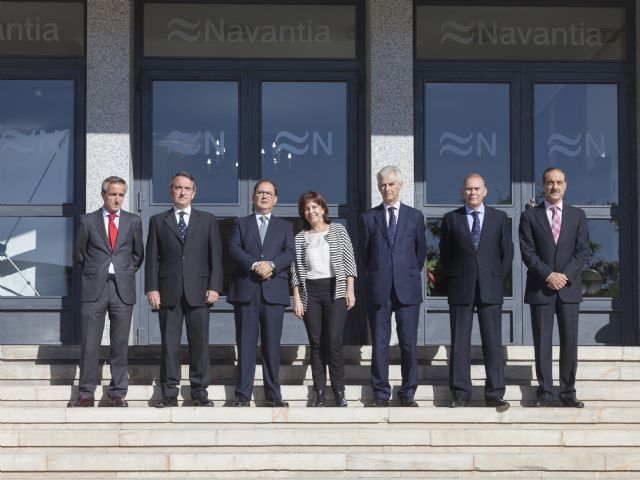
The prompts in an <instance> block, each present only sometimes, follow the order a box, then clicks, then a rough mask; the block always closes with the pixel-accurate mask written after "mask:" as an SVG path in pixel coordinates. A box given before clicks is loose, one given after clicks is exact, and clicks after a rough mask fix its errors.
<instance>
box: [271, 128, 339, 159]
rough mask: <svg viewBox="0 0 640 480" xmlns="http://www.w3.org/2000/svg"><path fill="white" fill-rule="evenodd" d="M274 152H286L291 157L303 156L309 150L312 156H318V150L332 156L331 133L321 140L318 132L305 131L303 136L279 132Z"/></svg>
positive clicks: (285, 131)
mask: <svg viewBox="0 0 640 480" xmlns="http://www.w3.org/2000/svg"><path fill="white" fill-rule="evenodd" d="M274 144H275V149H276V152H280V151H287V152H290V153H292V154H293V155H304V154H305V153H307V152H308V151H309V148H311V153H312V154H313V155H318V152H319V151H320V149H322V150H323V151H324V153H325V154H326V155H332V154H333V132H327V135H326V138H324V139H323V138H322V136H321V135H320V132H310V131H308V130H307V131H306V132H305V133H304V135H301V136H299V135H296V134H294V133H292V132H289V131H287V130H281V131H279V132H278V133H277V134H276V139H275V142H274Z"/></svg>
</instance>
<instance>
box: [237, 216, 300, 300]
mask: <svg viewBox="0 0 640 480" xmlns="http://www.w3.org/2000/svg"><path fill="white" fill-rule="evenodd" d="M229 256H230V257H231V258H232V259H233V260H234V262H235V264H236V268H235V270H234V272H233V281H232V282H231V288H230V290H229V295H228V296H227V301H228V302H229V303H232V304H236V303H248V302H250V301H252V300H253V299H254V298H255V295H256V290H257V289H259V288H261V289H262V296H263V297H264V299H265V300H266V301H267V302H268V303H273V304H275V305H289V304H290V297H289V266H290V265H291V262H292V261H293V257H294V245H293V228H292V225H291V223H290V222H288V221H286V220H283V219H281V218H278V217H276V216H275V215H271V218H270V220H269V226H268V228H267V233H266V235H265V237H264V245H263V244H262V242H261V241H260V231H259V230H258V223H257V222H256V216H255V215H249V216H248V217H242V218H236V219H235V222H234V224H233V231H232V233H231V238H230V240H229ZM263 260H264V261H271V262H273V263H274V264H275V266H276V269H275V270H274V272H273V274H272V276H271V278H270V279H268V280H264V281H263V280H261V279H260V277H258V276H257V275H256V274H255V273H254V272H253V271H252V270H251V266H252V265H253V264H254V263H255V262H259V261H263Z"/></svg>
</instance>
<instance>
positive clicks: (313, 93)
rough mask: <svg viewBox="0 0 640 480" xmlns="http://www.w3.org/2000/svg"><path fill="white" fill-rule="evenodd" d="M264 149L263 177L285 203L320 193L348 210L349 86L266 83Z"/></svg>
mask: <svg viewBox="0 0 640 480" xmlns="http://www.w3.org/2000/svg"><path fill="white" fill-rule="evenodd" d="M274 144H275V146H274ZM260 148H261V150H264V153H263V154H262V176H263V177H266V178H271V179H273V180H274V181H275V182H276V183H277V184H278V199H279V201H280V202H286V203H296V202H297V201H298V197H299V196H300V194H301V193H303V192H304V191H307V190H317V191H319V192H321V193H322V194H323V196H324V197H325V198H326V199H327V202H328V203H340V204H346V203H347V85H346V83H329V82H323V83H320V82H296V83H289V82H286V83H285V82H263V84H262V143H261V146H260Z"/></svg>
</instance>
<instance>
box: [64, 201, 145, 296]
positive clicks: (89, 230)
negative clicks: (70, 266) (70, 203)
mask: <svg viewBox="0 0 640 480" xmlns="http://www.w3.org/2000/svg"><path fill="white" fill-rule="evenodd" d="M143 259H144V246H143V244H142V221H141V220H140V217H139V216H137V215H134V214H132V213H129V212H125V211H124V210H120V220H118V236H117V238H116V245H115V248H114V249H113V251H111V246H110V245H109V236H108V235H107V231H106V229H105V228H104V217H103V214H102V208H100V209H99V210H97V211H95V212H92V213H86V214H84V215H82V216H81V217H80V222H79V224H78V230H77V233H76V244H75V248H74V250H73V261H74V264H75V266H76V268H79V269H80V301H81V302H95V301H96V300H97V299H98V295H99V294H100V293H101V292H102V291H103V290H104V289H105V287H106V285H107V276H108V274H109V263H111V262H113V269H114V271H115V275H116V285H117V286H118V294H119V295H120V298H121V299H122V301H123V302H124V303H126V304H128V305H133V304H134V303H136V271H137V270H138V268H140V265H142V260H143Z"/></svg>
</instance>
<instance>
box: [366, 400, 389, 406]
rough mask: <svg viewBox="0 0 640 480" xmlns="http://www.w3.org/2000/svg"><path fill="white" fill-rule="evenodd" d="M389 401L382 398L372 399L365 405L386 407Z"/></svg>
mask: <svg viewBox="0 0 640 480" xmlns="http://www.w3.org/2000/svg"><path fill="white" fill-rule="evenodd" d="M388 406H389V400H385V399H384V398H374V399H373V400H372V401H371V402H369V403H368V404H367V407H378V408H382V407H388Z"/></svg>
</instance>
